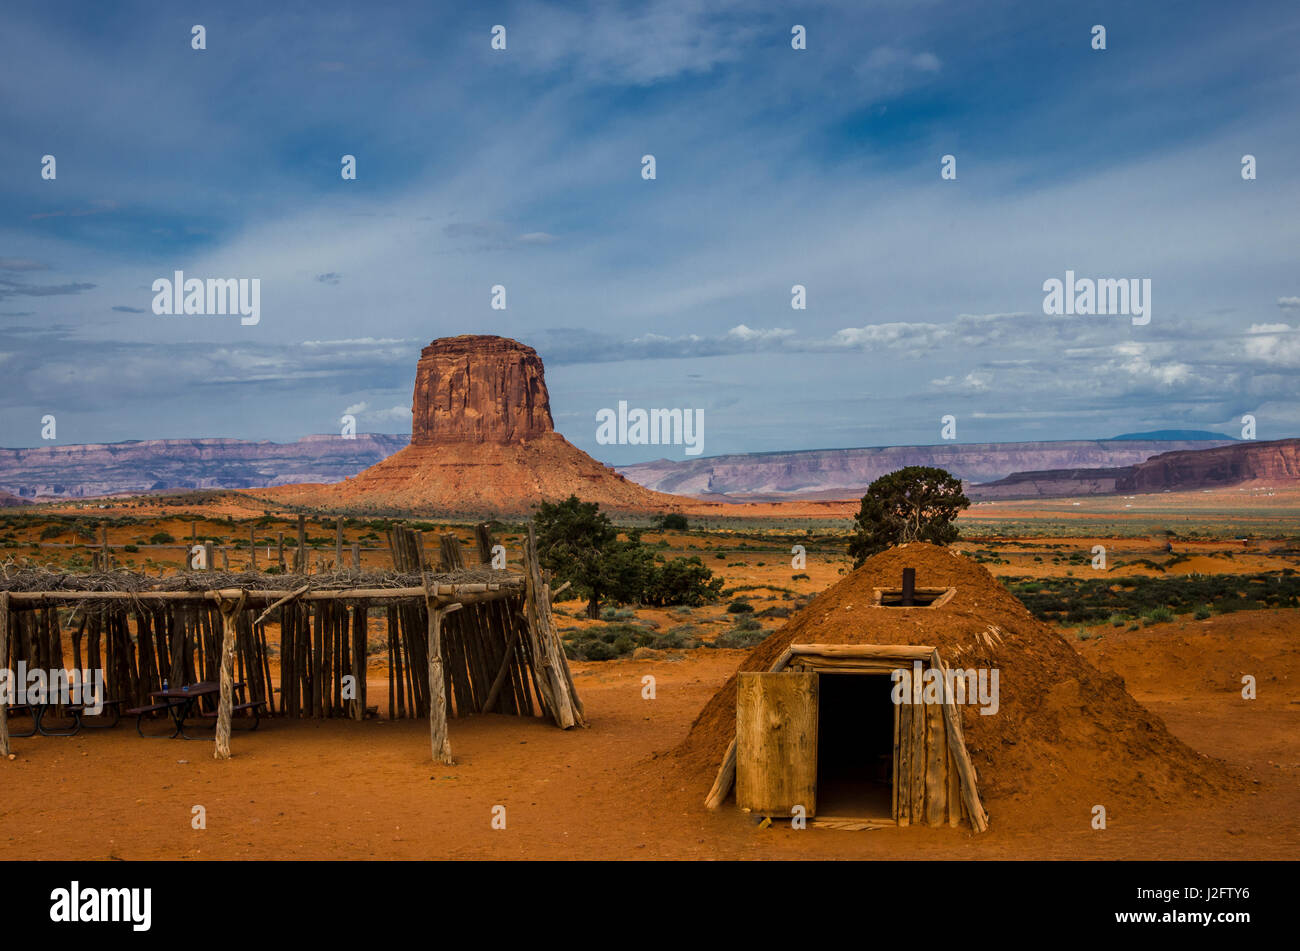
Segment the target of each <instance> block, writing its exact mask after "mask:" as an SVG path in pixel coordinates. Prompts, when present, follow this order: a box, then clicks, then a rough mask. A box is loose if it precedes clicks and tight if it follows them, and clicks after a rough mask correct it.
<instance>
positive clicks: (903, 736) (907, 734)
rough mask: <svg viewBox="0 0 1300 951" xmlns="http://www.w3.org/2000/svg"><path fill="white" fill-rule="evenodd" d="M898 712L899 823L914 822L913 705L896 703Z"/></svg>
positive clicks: (897, 776) (904, 824) (895, 773)
mask: <svg viewBox="0 0 1300 951" xmlns="http://www.w3.org/2000/svg"><path fill="white" fill-rule="evenodd" d="M894 709H895V710H896V711H897V713H898V744H897V745H898V769H896V770H895V772H894V777H895V781H896V783H897V785H898V815H897V817H896V818H897V819H898V824H899V825H900V826H908V825H911V824H912V705H911V704H908V703H896V704H894Z"/></svg>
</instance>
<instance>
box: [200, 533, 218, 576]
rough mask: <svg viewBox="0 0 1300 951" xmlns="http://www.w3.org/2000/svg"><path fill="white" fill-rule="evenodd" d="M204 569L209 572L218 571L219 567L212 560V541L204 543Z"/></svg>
mask: <svg viewBox="0 0 1300 951" xmlns="http://www.w3.org/2000/svg"><path fill="white" fill-rule="evenodd" d="M203 567H204V568H205V569H206V570H208V571H216V570H217V566H216V564H214V563H213V560H212V542H211V540H208V541H205V542H204V543H203Z"/></svg>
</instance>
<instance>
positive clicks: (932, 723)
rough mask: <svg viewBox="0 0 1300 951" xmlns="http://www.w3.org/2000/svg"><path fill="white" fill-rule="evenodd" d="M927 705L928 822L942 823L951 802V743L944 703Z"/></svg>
mask: <svg viewBox="0 0 1300 951" xmlns="http://www.w3.org/2000/svg"><path fill="white" fill-rule="evenodd" d="M924 709H925V760H926V766H925V822H926V825H932V826H941V825H943V822H944V810H945V808H946V806H947V805H948V744H947V736H946V731H945V730H944V726H943V704H942V703H927V704H926V705H925V707H924Z"/></svg>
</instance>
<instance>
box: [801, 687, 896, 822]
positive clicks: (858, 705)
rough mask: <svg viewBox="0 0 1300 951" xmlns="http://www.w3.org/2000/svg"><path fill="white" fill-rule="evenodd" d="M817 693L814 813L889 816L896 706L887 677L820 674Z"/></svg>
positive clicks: (833, 815) (846, 815)
mask: <svg viewBox="0 0 1300 951" xmlns="http://www.w3.org/2000/svg"><path fill="white" fill-rule="evenodd" d="M817 689H818V708H819V709H818V714H817V815H818V816H821V817H843V818H854V819H889V818H891V816H892V812H893V808H892V807H893V779H894V704H893V701H892V700H891V699H890V694H891V692H892V689H893V683H892V681H891V680H890V678H889V675H888V674H859V673H846V674H828V673H822V674H821V675H820V678H819V683H818V687H817Z"/></svg>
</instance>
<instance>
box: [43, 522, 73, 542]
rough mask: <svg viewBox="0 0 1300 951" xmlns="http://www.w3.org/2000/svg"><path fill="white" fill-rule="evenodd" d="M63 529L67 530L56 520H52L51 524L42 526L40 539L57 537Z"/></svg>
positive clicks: (46, 539)
mask: <svg viewBox="0 0 1300 951" xmlns="http://www.w3.org/2000/svg"><path fill="white" fill-rule="evenodd" d="M65 531H67V529H65V528H64V527H63V526H62V525H60V524H59V523H58V522H54V523H53V524H50V525H46V526H45V527H44V528H42V529H41V538H40V540H41V541H48V540H49V539H51V538H57V537H58V536H59V535H62V534H63V533H64V532H65Z"/></svg>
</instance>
